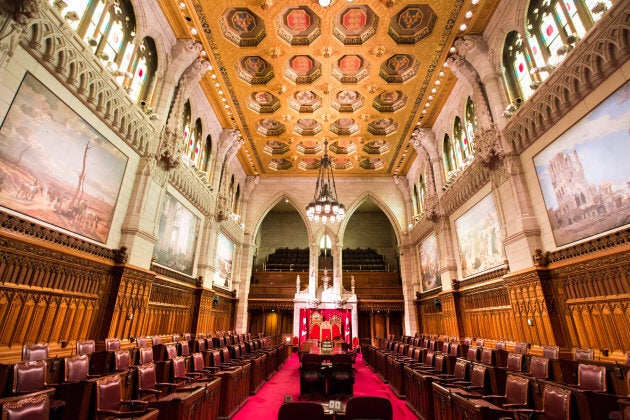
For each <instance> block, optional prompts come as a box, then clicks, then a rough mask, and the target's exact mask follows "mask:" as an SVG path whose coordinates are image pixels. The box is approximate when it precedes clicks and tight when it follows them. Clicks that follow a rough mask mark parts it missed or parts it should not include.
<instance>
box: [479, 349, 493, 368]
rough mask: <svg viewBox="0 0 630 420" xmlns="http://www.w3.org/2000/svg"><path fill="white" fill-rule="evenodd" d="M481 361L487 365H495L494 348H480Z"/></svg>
mask: <svg viewBox="0 0 630 420" xmlns="http://www.w3.org/2000/svg"><path fill="white" fill-rule="evenodd" d="M481 363H483V364H484V365H488V366H494V365H496V356H495V352H494V349H488V348H485V349H482V350H481Z"/></svg>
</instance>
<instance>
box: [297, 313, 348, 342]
mask: <svg viewBox="0 0 630 420" xmlns="http://www.w3.org/2000/svg"><path fill="white" fill-rule="evenodd" d="M313 315H314V316H313ZM335 317H337V319H339V320H340V323H339V324H337V323H336V322H335V323H331V320H333V321H334V320H336V318H335ZM327 323H329V324H330V328H322V325H324V327H327V326H328V324H327ZM310 339H318V340H326V339H328V340H337V339H341V340H344V341H346V342H348V343H350V342H351V341H352V310H351V309H309V308H302V309H300V336H299V340H300V343H301V342H302V341H306V340H310Z"/></svg>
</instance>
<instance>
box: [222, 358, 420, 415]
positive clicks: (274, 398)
mask: <svg viewBox="0 0 630 420" xmlns="http://www.w3.org/2000/svg"><path fill="white" fill-rule="evenodd" d="M299 368H300V362H299V360H298V357H297V353H293V354H292V355H291V357H289V358H288V359H287V361H286V363H285V364H284V365H283V366H282V368H281V369H280V370H279V371H278V372H276V374H275V375H274V376H273V377H272V378H271V380H269V381H268V382H266V383H265V384H264V385H263V386H262V387H261V388H260V389H259V390H258V392H257V393H256V395H252V396H250V397H249V400H248V401H247V403H246V404H245V405H244V406H243V408H241V409H240V410H239V412H238V413H236V415H235V416H234V417H232V418H233V419H234V420H250V419H259V420H273V419H277V418H278V410H279V409H280V405H281V404H282V403H283V402H284V396H285V395H291V397H292V398H293V400H294V401H298V400H299V395H300V371H299ZM355 368H356V373H355V381H354V395H375V396H380V397H385V398H387V399H389V400H390V401H391V402H392V406H393V407H394V420H408V419H416V416H415V415H414V414H413V413H412V412H411V410H409V408H407V406H406V405H405V400H401V399H399V398H398V397H396V395H394V393H393V392H392V391H391V390H390V389H389V386H388V385H387V384H384V383H383V381H381V380H380V379H379V378H378V376H376V374H375V373H374V372H372V371H371V370H370V368H369V367H368V366H367V365H366V364H365V363H364V362H363V359H362V358H361V355H360V354H359V355H358V356H357V361H356V363H355Z"/></svg>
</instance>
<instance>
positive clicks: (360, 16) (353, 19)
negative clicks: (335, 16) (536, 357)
mask: <svg viewBox="0 0 630 420" xmlns="http://www.w3.org/2000/svg"><path fill="white" fill-rule="evenodd" d="M341 23H342V24H343V26H344V28H346V29H347V30H348V31H352V32H359V31H360V30H361V29H363V28H365V25H366V24H367V14H365V12H364V11H363V10H361V9H357V8H354V7H353V8H350V9H347V10H346V11H345V13H344V14H343V15H342V16H341Z"/></svg>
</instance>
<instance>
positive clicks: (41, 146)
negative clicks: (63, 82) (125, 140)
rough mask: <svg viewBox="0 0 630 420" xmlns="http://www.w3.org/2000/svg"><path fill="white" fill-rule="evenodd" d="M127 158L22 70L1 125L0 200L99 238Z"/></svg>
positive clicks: (111, 211)
mask: <svg viewBox="0 0 630 420" xmlns="http://www.w3.org/2000/svg"><path fill="white" fill-rule="evenodd" d="M127 160H128V158H127V156H125V155H124V154H123V153H122V152H121V151H120V150H118V149H117V148H116V147H114V145H112V144H111V143H110V142H109V141H108V140H107V139H106V138H105V137H103V136H102V135H101V134H100V133H99V132H98V131H96V130H95V129H94V128H93V127H92V126H91V125H89V124H88V123H87V122H86V121H85V120H84V119H83V118H82V117H81V116H80V115H79V114H77V113H76V112H75V111H74V110H72V109H71V108H70V107H69V106H68V105H67V104H65V103H64V102H63V101H62V100H61V99H59V98H58V97H57V96H56V95H55V94H54V93H53V92H51V91H50V90H49V89H48V88H47V87H46V86H45V85H44V84H43V83H42V82H40V81H39V80H37V79H36V78H35V77H34V76H33V75H31V74H30V73H27V74H26V76H25V77H24V79H23V80H22V83H21V85H20V88H19V89H18V91H17V93H16V95H15V97H14V98H13V102H12V103H11V107H10V108H9V111H8V112H7V114H6V116H5V118H4V120H3V122H2V126H1V127H0V205H1V206H3V207H5V208H7V209H11V210H13V211H15V212H18V213H21V214H24V215H27V216H29V217H32V218H34V219H37V220H40V221H42V222H45V223H47V224H50V225H53V226H56V227H59V228H62V229H65V230H68V231H70V232H73V233H76V234H78V235H81V236H84V237H87V238H90V239H93V240H95V241H98V242H101V243H106V242H107V238H108V236H109V232H110V229H111V223H112V218H113V216H114V210H115V208H116V202H117V201H118V195H119V193H120V188H121V184H122V180H123V176H124V174H125V169H126V166H127Z"/></svg>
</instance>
